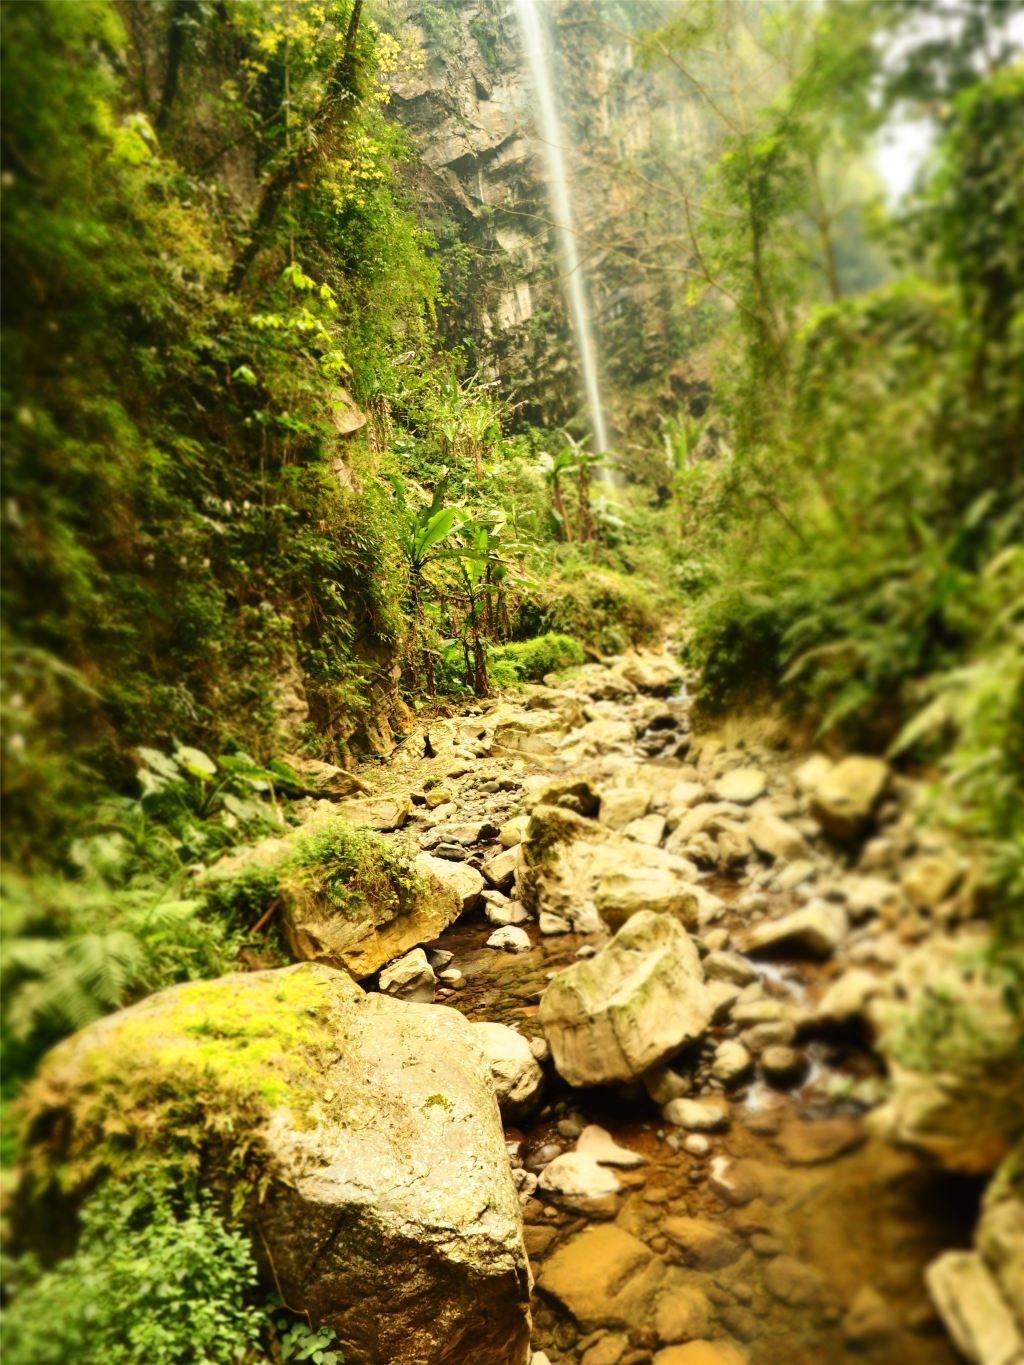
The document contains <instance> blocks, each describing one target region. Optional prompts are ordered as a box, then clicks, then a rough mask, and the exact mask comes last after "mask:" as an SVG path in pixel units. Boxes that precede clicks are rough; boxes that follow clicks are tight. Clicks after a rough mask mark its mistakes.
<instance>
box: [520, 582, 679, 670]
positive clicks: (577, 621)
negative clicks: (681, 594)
mask: <svg viewBox="0 0 1024 1365" xmlns="http://www.w3.org/2000/svg"><path fill="white" fill-rule="evenodd" d="M654 593H655V589H654V587H653V585H652V584H649V583H645V582H642V581H638V580H637V579H635V578H633V579H630V578H626V577H624V576H623V575H622V574H619V573H616V572H615V570H613V569H605V568H597V567H595V566H594V565H592V564H586V563H584V562H581V561H576V560H570V561H569V562H568V563H566V564H565V565H563V566H562V568H561V571H560V572H555V573H553V574H552V576H551V579H550V581H549V582H548V584H546V585H545V588H544V591H543V595H542V597H541V599H540V603H539V605H540V615H541V619H542V621H543V623H544V625H546V626H547V628H548V630H549V631H552V632H557V633H559V634H564V635H568V636H571V637H572V638H573V639H575V640H578V641H580V642H582V643H583V644H584V645H589V646H590V647H591V648H593V649H595V650H598V651H600V652H601V653H603V654H621V653H622V652H623V650H625V649H628V648H629V647H630V646H631V645H632V646H640V645H650V644H656V643H657V642H658V641H659V640H660V639H661V630H662V622H661V615H660V612H659V610H658V607H657V603H656V601H655V596H654Z"/></svg>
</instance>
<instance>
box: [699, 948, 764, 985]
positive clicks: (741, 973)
mask: <svg viewBox="0 0 1024 1365" xmlns="http://www.w3.org/2000/svg"><path fill="white" fill-rule="evenodd" d="M704 977H705V979H706V980H707V981H729V982H731V983H732V984H733V985H734V986H749V985H750V983H751V982H752V981H756V980H757V968H756V967H754V966H753V965H752V964H751V963H749V962H748V961H747V959H746V958H745V957H742V956H741V955H740V954H739V953H730V952H717V953H708V955H707V957H706V958H705V959H704Z"/></svg>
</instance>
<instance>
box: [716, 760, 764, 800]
mask: <svg viewBox="0 0 1024 1365" xmlns="http://www.w3.org/2000/svg"><path fill="white" fill-rule="evenodd" d="M767 786H768V779H767V777H765V775H764V773H763V772H762V771H761V769H760V768H730V769H729V771H728V772H725V773H723V774H722V776H721V777H717V778H715V780H714V782H713V783H712V784H711V789H712V791H713V792H714V794H715V796H716V797H717V798H718V800H719V801H735V802H736V804H737V805H739V806H749V805H750V804H751V802H753V801H756V800H757V798H758V797H759V796H763V795H764V793H765V790H766V788H767Z"/></svg>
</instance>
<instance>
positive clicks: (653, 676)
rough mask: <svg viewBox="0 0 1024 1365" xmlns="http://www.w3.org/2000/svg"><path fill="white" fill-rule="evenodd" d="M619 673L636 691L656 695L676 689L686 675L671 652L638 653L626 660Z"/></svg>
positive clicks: (659, 695) (663, 694) (662, 694)
mask: <svg viewBox="0 0 1024 1365" xmlns="http://www.w3.org/2000/svg"><path fill="white" fill-rule="evenodd" d="M621 673H622V676H623V677H624V678H625V679H626V680H627V682H630V683H632V684H633V686H634V687H635V688H636V689H637V691H638V692H651V693H653V694H654V696H656V697H663V696H666V695H667V694H668V693H669V692H675V691H678V689H679V688H680V687H681V686H682V684H683V681H684V679H685V676H686V675H685V674H684V672H683V670H682V667H681V666H680V664H679V663H678V662H677V661H676V660H675V659H673V658H672V656H671V654H638V655H637V656H636V657H635V658H631V659H627V660H626V662H625V663H624V664H623V665H622V668H621Z"/></svg>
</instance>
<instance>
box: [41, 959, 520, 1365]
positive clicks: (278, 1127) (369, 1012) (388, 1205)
mask: <svg viewBox="0 0 1024 1365" xmlns="http://www.w3.org/2000/svg"><path fill="white" fill-rule="evenodd" d="M26 1103H27V1105H28V1108H29V1121H30V1124H31V1126H32V1128H33V1129H34V1130H35V1131H38V1132H41V1131H46V1132H48V1133H50V1134H52V1135H57V1134H59V1137H57V1136H55V1137H54V1140H50V1141H48V1142H47V1144H46V1145H45V1146H40V1147H38V1148H36V1149H34V1151H33V1152H32V1154H31V1165H32V1166H33V1168H34V1170H35V1172H36V1174H37V1176H38V1175H46V1174H53V1175H55V1174H56V1173H57V1172H58V1171H60V1172H61V1174H62V1177H63V1179H64V1181H65V1184H66V1186H67V1187H68V1188H69V1189H70V1190H71V1191H72V1192H77V1193H84V1192H85V1191H86V1189H88V1188H89V1187H90V1185H91V1183H92V1182H94V1181H95V1179H96V1178H97V1177H99V1176H102V1174H103V1173H104V1172H105V1171H106V1170H107V1169H109V1168H110V1167H111V1166H112V1165H113V1166H116V1168H117V1169H118V1170H123V1169H124V1168H125V1167H126V1166H127V1165H130V1164H131V1163H132V1162H137V1163H139V1164H140V1165H141V1166H143V1169H145V1163H146V1162H147V1161H155V1162H160V1163H161V1165H162V1169H163V1171H164V1172H165V1173H169V1172H170V1171H171V1170H172V1169H173V1165H174V1161H175V1160H180V1159H181V1158H182V1153H183V1152H184V1153H186V1154H187V1152H188V1151H189V1149H190V1146H191V1147H192V1149H193V1151H194V1158H195V1159H196V1160H198V1157H199V1154H200V1152H202V1153H203V1154H204V1158H205V1159H204V1164H203V1169H205V1170H208V1171H209V1172H211V1173H212V1172H217V1171H218V1170H219V1171H223V1172H224V1176H223V1178H224V1180H225V1181H227V1182H228V1186H227V1187H226V1188H225V1190H224V1193H225V1194H227V1193H228V1192H229V1189H230V1190H235V1191H237V1190H238V1189H239V1188H241V1189H242V1191H243V1192H245V1190H246V1186H245V1185H244V1184H243V1185H241V1186H239V1184H238V1182H239V1181H243V1182H251V1183H250V1184H249V1185H248V1197H247V1199H246V1201H245V1204H244V1207H243V1214H242V1216H243V1219H244V1220H245V1222H246V1224H247V1225H248V1227H250V1228H251V1229H252V1236H253V1249H254V1253H255V1255H256V1258H257V1261H258V1263H259V1264H260V1267H261V1270H262V1273H263V1276H264V1278H265V1280H266V1283H267V1286H268V1288H276V1289H277V1290H278V1291H279V1292H280V1293H281V1294H282V1296H283V1297H284V1299H285V1301H286V1302H287V1303H288V1304H289V1305H290V1306H291V1307H292V1308H294V1309H296V1310H297V1311H299V1312H301V1313H303V1314H304V1315H308V1317H309V1319H310V1320H311V1321H313V1322H316V1323H323V1324H324V1325H326V1326H328V1327H331V1328H333V1329H334V1331H335V1332H336V1333H337V1345H338V1347H339V1348H340V1349H341V1350H342V1351H343V1352H344V1354H345V1357H346V1359H352V1360H358V1361H361V1362H364V1365H440V1363H442V1362H443V1363H444V1365H461V1363H462V1362H464V1361H466V1360H467V1359H470V1358H472V1359H473V1360H479V1361H486V1362H488V1365H525V1361H526V1360H527V1353H528V1342H529V1333H530V1317H529V1307H528V1304H529V1272H528V1268H527V1261H526V1253H525V1248H524V1246H523V1237H522V1223H521V1219H520V1209H519V1201H518V1197H517V1195H516V1191H515V1188H514V1186H513V1183H512V1179H511V1175H510V1171H509V1165H508V1157H507V1154H506V1151H505V1145H504V1136H503V1133H502V1129H501V1122H500V1118H499V1114H498V1106H497V1103H496V1101H495V1098H494V1089H493V1085H492V1081H491V1075H490V1071H489V1069H488V1066H487V1064H486V1063H485V1061H484V1060H483V1057H482V1056H481V1053H480V1051H479V1048H478V1046H477V1044H476V1042H475V1040H474V1037H473V1030H472V1027H471V1026H470V1025H469V1024H468V1023H467V1022H466V1020H464V1019H463V1018H462V1016H461V1015H459V1014H458V1013H456V1012H455V1011H454V1010H449V1009H445V1008H443V1007H440V1006H435V1005H417V1004H410V1003H406V1002H399V1001H395V1000H390V999H388V998H387V997H386V996H382V995H376V994H364V993H363V992H362V991H361V990H360V989H359V987H358V986H356V985H355V984H354V982H353V981H352V980H351V978H350V977H349V976H348V975H347V974H345V973H344V972H338V971H334V970H332V969H330V968H328V967H324V966H320V965H316V964H311V963H305V964H300V965H298V966H295V967H286V968H284V969H283V970H280V971H268V972H254V973H250V974H240V975H237V976H229V977H223V978H221V979H220V980H217V981H203V982H190V983H188V984H185V985H182V986H175V987H172V988H171V989H170V990H166V991H162V992H160V993H159V994H157V995H154V996H150V997H149V998H148V999H146V1000H144V1001H143V1002H142V1003H141V1004H139V1005H135V1006H133V1007H132V1008H131V1009H127V1010H122V1011H120V1012H118V1013H117V1014H114V1015H110V1016H108V1017H107V1018H106V1019H103V1020H101V1021H100V1022H99V1023H97V1024H94V1025H92V1026H91V1027H90V1028H88V1029H86V1030H84V1031H83V1032H81V1033H79V1034H76V1035H75V1036H74V1037H73V1038H70V1039H69V1040H67V1042H65V1043H62V1044H61V1045H60V1046H59V1047H58V1048H56V1049H55V1050H54V1051H53V1052H52V1053H51V1054H50V1055H49V1057H48V1058H47V1059H46V1060H45V1061H44V1063H43V1067H42V1073H41V1076H40V1079H39V1081H38V1082H37V1084H36V1085H35V1087H34V1088H33V1089H32V1091H31V1092H30V1094H29V1095H28V1097H27V1101H26ZM184 1115H188V1122H187V1123H186V1122H184V1120H183V1116H184ZM58 1120H59V1122H58ZM115 1121H116V1123H117V1134H116V1136H114V1137H111V1136H110V1134H111V1132H112V1131H113V1130H112V1128H111V1125H112V1124H113V1123H114V1122H115ZM210 1179H212V1180H214V1181H216V1180H217V1176H216V1175H211V1176H210ZM261 1196H262V1197H261Z"/></svg>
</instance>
